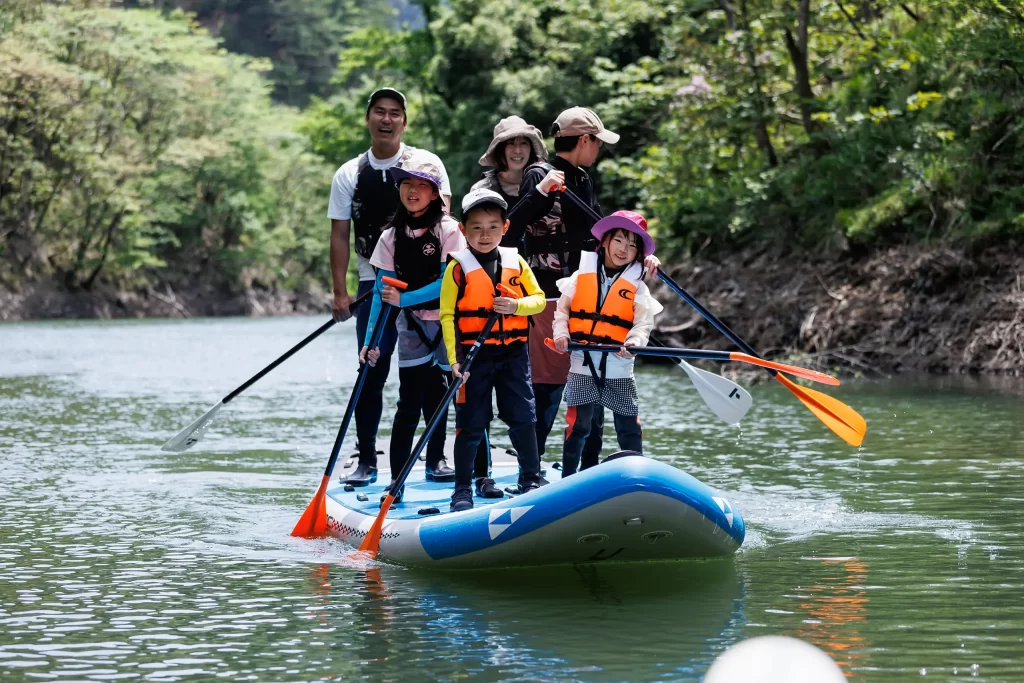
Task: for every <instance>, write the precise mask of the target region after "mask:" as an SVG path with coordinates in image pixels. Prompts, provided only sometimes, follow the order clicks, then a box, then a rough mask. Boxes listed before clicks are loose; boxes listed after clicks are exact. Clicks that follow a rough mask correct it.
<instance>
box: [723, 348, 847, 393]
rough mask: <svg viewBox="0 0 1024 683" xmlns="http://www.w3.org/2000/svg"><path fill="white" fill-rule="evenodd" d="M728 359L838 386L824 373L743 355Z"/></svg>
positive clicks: (834, 380) (738, 354)
mask: <svg viewBox="0 0 1024 683" xmlns="http://www.w3.org/2000/svg"><path fill="white" fill-rule="evenodd" d="M729 358H731V359H732V360H735V361H739V362H741V363H750V364H751V365H760V366H761V367H762V368H771V369H772V370H778V371H779V372H785V373H787V374H790V375H793V376H794V377H803V378H804V379H808V380H810V381H812V382H819V383H821V384H828V385H831V386H833V387H838V386H839V380H838V379H836V378H835V377H833V376H832V375H826V374H825V373H824V372H817V371H816V370H808V369H807V368H801V367H799V366H797V365H789V364H787V363H776V362H774V361H770V360H765V359H763V358H758V357H757V356H748V355H747V354H745V353H730V354H729Z"/></svg>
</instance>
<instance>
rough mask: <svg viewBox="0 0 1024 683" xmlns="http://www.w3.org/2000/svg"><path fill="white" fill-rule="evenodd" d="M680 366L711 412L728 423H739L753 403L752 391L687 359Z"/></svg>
mask: <svg viewBox="0 0 1024 683" xmlns="http://www.w3.org/2000/svg"><path fill="white" fill-rule="evenodd" d="M680 367H681V368H682V369H683V370H685V371H686V374H687V375H688V376H689V377H690V381H691V382H693V386H694V387H696V388H697V392H698V393H699V394H700V396H701V398H703V399H704V403H706V404H707V405H708V408H710V409H711V412H713V413H714V414H715V415H717V416H718V417H719V418H720V419H721V420H723V421H724V422H725V423H726V424H731V425H734V424H737V423H738V422H739V421H740V420H742V419H743V416H744V415H746V414H747V411H748V410H750V406H751V405H753V403H754V399H753V398H751V396H750V392H748V391H747V390H746V389H744V388H743V387H741V386H740V385H739V384H736V382H733V381H732V380H729V379H726V378H725V377H722V376H721V375H716V374H715V373H713V372H708V371H707V370H701V369H700V368H695V367H693V366H692V365H690V364H689V363H687V362H686V361H682V362H681V363H680Z"/></svg>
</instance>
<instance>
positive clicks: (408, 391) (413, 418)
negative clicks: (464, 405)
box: [391, 363, 448, 477]
mask: <svg viewBox="0 0 1024 683" xmlns="http://www.w3.org/2000/svg"><path fill="white" fill-rule="evenodd" d="M398 381H399V386H398V410H396V411H395V421H394V424H393V425H392V427H391V476H392V477H396V476H398V473H399V472H400V471H401V470H402V468H403V467H405V463H406V461H407V460H408V459H409V456H410V455H411V454H412V444H413V440H414V439H415V437H416V427H418V426H419V424H420V416H421V415H422V416H423V424H424V426H425V425H426V423H427V422H429V421H430V418H431V417H433V416H434V413H435V412H437V408H438V406H439V405H440V404H441V399H442V398H444V394H445V392H446V391H448V372H447V371H445V370H442V369H441V368H440V367H438V366H437V365H435V364H433V363H424V364H423V365H416V366H414V367H411V368H398ZM447 429H448V410H447V409H446V410H445V411H444V413H443V414H442V416H441V421H440V422H439V423H438V425H437V429H435V430H434V433H433V435H432V436H431V437H430V441H429V442H428V443H427V466H428V467H436V466H437V463H438V461H440V460H441V458H443V457H444V442H445V438H446V434H445V432H446V431H447Z"/></svg>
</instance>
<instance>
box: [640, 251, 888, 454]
mask: <svg viewBox="0 0 1024 683" xmlns="http://www.w3.org/2000/svg"><path fill="white" fill-rule="evenodd" d="M658 277H659V278H661V281H662V282H664V283H665V284H666V285H668V288H669V289H671V290H672V291H673V292H675V293H676V294H678V295H679V296H680V297H682V299H683V300H684V301H686V303H688V304H690V306H692V307H693V308H694V309H695V310H696V311H697V312H698V313H700V314H701V315H702V316H703V317H704V319H705V320H707V321H708V322H709V323H711V324H712V325H714V326H715V328H716V329H717V330H718V331H719V332H721V333H722V334H724V335H725V336H726V337H728V338H729V340H730V341H731V342H732V343H733V344H735V345H736V346H737V347H739V349H740V350H741V351H743V352H744V353H746V354H748V355H750V356H752V357H754V358H760V356H758V354H757V352H756V351H754V349H753V348H752V347H751V346H750V345H749V344H747V343H746V342H745V341H743V340H742V339H740V337H739V335H737V334H736V333H735V332H733V331H732V330H730V329H729V327H728V326H726V324H725V323H723V322H722V321H721V320H719V319H718V318H717V317H715V315H714V314H712V313H711V311H709V310H708V309H706V308H704V306H702V305H701V303H700V302H699V301H697V300H696V299H694V298H693V296H691V295H690V293H689V292H687V291H686V290H685V289H683V288H682V287H680V286H679V283H677V282H676V281H675V280H673V279H672V278H671V277H669V275H668V273H666V272H665V271H664V270H663V269H662V268H658ZM768 372H770V373H771V374H772V376H773V377H775V379H777V380H778V381H779V382H781V383H782V385H783V386H784V387H786V388H787V389H789V390H790V391H791V392H792V393H793V395H794V396H796V397H797V398H798V399H799V400H800V402H801V403H803V404H804V405H805V406H806V407H807V409H808V410H810V411H811V412H812V413H814V415H815V417H817V418H818V419H819V420H821V421H822V422H823V423H825V426H826V427H828V428H829V429H831V430H832V431H833V432H834V433H835V434H836V436H838V437H839V438H840V439H842V440H843V441H845V442H846V443H848V444H850V445H851V446H860V445H861V443H863V441H864V436H865V434H867V430H868V423H867V422H866V421H865V420H864V418H863V417H861V415H860V413H858V412H857V411H856V410H854V409H853V408H851V407H850V406H848V405H846V404H845V403H843V402H842V401H838V400H836V399H834V398H832V397H831V396H829V395H828V394H823V393H821V392H820V391H815V390H814V389H808V388H807V387H802V386H800V385H798V384H794V383H793V382H792V381H790V380H789V379H788V378H786V377H783V376H782V375H780V374H778V372H776V371H774V370H772V369H770V368H769V369H768Z"/></svg>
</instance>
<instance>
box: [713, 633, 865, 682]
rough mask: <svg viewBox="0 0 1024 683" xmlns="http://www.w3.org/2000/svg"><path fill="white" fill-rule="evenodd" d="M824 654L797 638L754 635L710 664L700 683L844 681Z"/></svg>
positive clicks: (833, 663)
mask: <svg viewBox="0 0 1024 683" xmlns="http://www.w3.org/2000/svg"><path fill="white" fill-rule="evenodd" d="M845 681H846V677H845V676H843V671H842V669H840V668H839V666H838V665H837V664H836V663H835V662H833V661H832V658H831V657H829V656H828V655H827V654H825V653H824V652H822V651H821V650H819V649H818V648H816V647H815V646H813V645H811V644H810V643H805V642H804V641H802V640H800V639H798V638H790V637H789V636H758V637H757V638H751V639H750V640H744V641H743V642H742V643H737V644H736V645H733V646H732V647H730V648H729V649H728V650H726V651H725V652H723V653H722V654H721V655H719V656H718V658H717V659H715V661H714V663H712V664H711V668H710V669H708V673H707V676H705V677H704V683H845Z"/></svg>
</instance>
